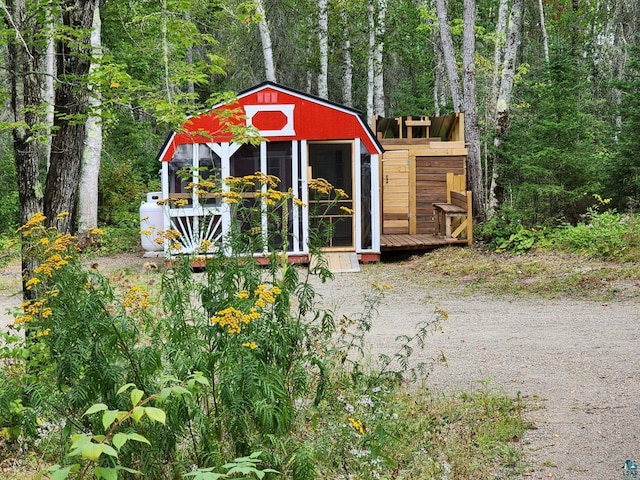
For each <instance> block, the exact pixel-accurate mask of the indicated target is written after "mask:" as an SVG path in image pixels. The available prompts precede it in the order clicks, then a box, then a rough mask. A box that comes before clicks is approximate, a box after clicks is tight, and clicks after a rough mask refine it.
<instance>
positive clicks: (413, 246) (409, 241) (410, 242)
mask: <svg viewBox="0 0 640 480" xmlns="http://www.w3.org/2000/svg"><path fill="white" fill-rule="evenodd" d="M466 244H467V240H466V239H462V240H458V239H451V238H449V239H447V238H443V237H439V236H437V235H429V234H421V235H382V236H381V237H380V249H381V250H383V251H389V250H426V249H430V248H435V247H440V246H444V245H466Z"/></svg>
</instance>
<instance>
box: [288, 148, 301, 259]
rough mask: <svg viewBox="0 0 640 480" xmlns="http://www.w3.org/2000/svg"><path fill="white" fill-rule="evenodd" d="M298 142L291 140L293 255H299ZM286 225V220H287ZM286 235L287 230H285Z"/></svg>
mask: <svg viewBox="0 0 640 480" xmlns="http://www.w3.org/2000/svg"><path fill="white" fill-rule="evenodd" d="M298 146H299V142H298V141H297V140H293V141H292V142H291V192H292V193H293V200H292V201H291V217H292V229H293V232H292V243H293V245H292V247H293V250H292V252H293V253H300V234H299V232H300V207H299V206H298V205H296V202H295V200H297V199H298V198H299V197H298V195H299V193H300V172H299V171H298V170H299V165H300V158H299V153H298V152H299V148H298ZM287 223H288V220H287ZM287 233H288V228H287Z"/></svg>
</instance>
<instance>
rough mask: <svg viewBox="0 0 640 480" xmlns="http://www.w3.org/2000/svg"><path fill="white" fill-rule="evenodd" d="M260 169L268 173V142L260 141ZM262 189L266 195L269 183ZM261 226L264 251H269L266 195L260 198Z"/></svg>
mask: <svg viewBox="0 0 640 480" xmlns="http://www.w3.org/2000/svg"><path fill="white" fill-rule="evenodd" d="M260 171H261V172H262V173H263V174H265V175H267V172H268V168H267V142H260ZM260 191H261V192H262V194H263V195H264V194H265V193H267V185H266V184H263V185H261V187H260ZM260 212H261V214H260V226H261V230H262V244H263V245H264V247H263V250H262V251H263V253H265V254H266V253H268V251H269V245H268V243H269V218H268V217H267V204H266V202H265V201H264V197H261V198H260Z"/></svg>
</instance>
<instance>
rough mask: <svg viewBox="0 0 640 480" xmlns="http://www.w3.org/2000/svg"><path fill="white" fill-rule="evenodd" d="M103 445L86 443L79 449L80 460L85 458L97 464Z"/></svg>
mask: <svg viewBox="0 0 640 480" xmlns="http://www.w3.org/2000/svg"><path fill="white" fill-rule="evenodd" d="M104 447H105V444H104V443H91V442H90V443H87V444H84V445H82V447H80V454H81V455H82V458H86V459H87V460H90V461H92V462H97V461H98V459H99V458H100V455H102V452H103V451H104Z"/></svg>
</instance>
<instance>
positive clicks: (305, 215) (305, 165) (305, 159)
mask: <svg viewBox="0 0 640 480" xmlns="http://www.w3.org/2000/svg"><path fill="white" fill-rule="evenodd" d="M300 160H301V161H300V165H302V171H301V172H300V173H301V175H300V179H301V188H302V199H301V200H302V203H304V205H305V206H304V207H303V208H302V252H303V253H309V183H308V182H309V178H308V175H307V172H308V171H309V149H308V147H307V141H306V140H302V141H301V142H300Z"/></svg>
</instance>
